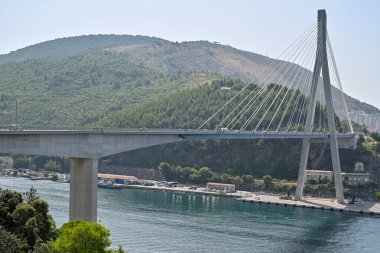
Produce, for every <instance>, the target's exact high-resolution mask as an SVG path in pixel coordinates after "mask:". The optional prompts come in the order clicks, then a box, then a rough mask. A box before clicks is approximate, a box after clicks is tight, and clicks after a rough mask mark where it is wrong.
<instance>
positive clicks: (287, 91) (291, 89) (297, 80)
mask: <svg viewBox="0 0 380 253" xmlns="http://www.w3.org/2000/svg"><path fill="white" fill-rule="evenodd" d="M316 35H317V34H315V35H314V37H313V38H312V41H313V40H314V39H315V36H316ZM311 45H312V43H310V44H309V45H308V48H307V49H306V50H307V55H306V57H305V58H304V59H303V62H302V63H301V64H300V66H299V67H298V70H297V73H296V75H294V77H293V80H292V82H291V85H290V86H288V89H287V90H286V93H285V95H284V96H283V98H282V100H281V102H280V104H279V106H278V107H277V110H276V112H275V113H274V115H273V117H272V119H271V121H270V122H269V124H268V126H267V128H266V131H268V130H269V128H270V126H271V124H272V122H273V120H274V119H275V117H276V116H277V113H278V112H279V110H280V109H281V108H282V104H283V102H284V101H285V98H287V96H288V94H289V91H292V92H291V94H292V96H291V98H290V99H289V101H288V102H290V101H291V99H292V98H293V95H294V93H295V89H296V87H297V85H298V84H299V81H300V79H297V77H298V76H299V75H301V76H303V74H304V72H305V71H306V70H305V69H304V68H303V66H304V65H305V63H307V62H308V61H309V58H310V56H311V55H312V53H313V51H312V50H309V49H310V46H311ZM300 70H302V71H301V73H300ZM301 80H302V79H301ZM286 112H287V111H286ZM286 112H284V115H285V114H286ZM278 128H280V125H278V126H277V128H276V129H278Z"/></svg>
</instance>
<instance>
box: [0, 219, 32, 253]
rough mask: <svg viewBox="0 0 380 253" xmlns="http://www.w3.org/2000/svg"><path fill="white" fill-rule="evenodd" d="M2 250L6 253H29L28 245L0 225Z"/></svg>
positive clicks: (0, 247) (0, 245)
mask: <svg viewBox="0 0 380 253" xmlns="http://www.w3.org/2000/svg"><path fill="white" fill-rule="evenodd" d="M0 249H1V250H2V252H4V253H18V252H27V251H28V245H27V244H26V243H25V242H24V241H23V240H21V239H20V238H19V237H17V236H16V235H14V234H12V233H10V232H8V231H6V230H5V229H4V228H3V227H2V226H1V225H0Z"/></svg>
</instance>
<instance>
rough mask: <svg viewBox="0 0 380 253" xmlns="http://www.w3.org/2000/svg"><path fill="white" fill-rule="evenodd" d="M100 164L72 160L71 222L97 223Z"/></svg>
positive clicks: (86, 159) (96, 160) (95, 161)
mask: <svg viewBox="0 0 380 253" xmlns="http://www.w3.org/2000/svg"><path fill="white" fill-rule="evenodd" d="M98 162H99V161H98V159H89V158H70V207H69V209H70V215H69V220H70V221H72V220H82V221H94V222H96V221H97V176H98Z"/></svg>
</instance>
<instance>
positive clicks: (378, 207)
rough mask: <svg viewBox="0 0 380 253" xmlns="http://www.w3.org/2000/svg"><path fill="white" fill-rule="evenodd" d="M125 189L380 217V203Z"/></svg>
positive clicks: (157, 187) (258, 194) (270, 195)
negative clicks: (348, 202)
mask: <svg viewBox="0 0 380 253" xmlns="http://www.w3.org/2000/svg"><path fill="white" fill-rule="evenodd" d="M125 188H132V189H146V190H155V191H169V192H176V193H185V194H201V195H211V196H219V197H229V198H233V199H234V200H236V201H242V202H247V203H253V204H266V205H276V206H279V205H281V206H289V207H294V208H295V207H298V208H310V209H319V210H327V211H336V212H346V213H356V214H367V215H376V216H378V215H379V216H380V203H378V202H369V201H363V202H362V205H352V204H339V203H337V202H336V200H335V199H329V198H316V197H305V198H304V199H303V200H285V199H280V196H281V195H274V194H267V193H264V192H246V191H236V192H234V193H225V194H220V193H217V192H208V191H202V189H205V188H197V189H196V190H190V189H188V188H187V187H161V186H144V185H126V186H125Z"/></svg>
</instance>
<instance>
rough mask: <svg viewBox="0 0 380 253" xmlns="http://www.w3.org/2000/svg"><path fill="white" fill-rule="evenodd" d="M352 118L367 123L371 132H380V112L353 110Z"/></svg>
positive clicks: (363, 123)
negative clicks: (367, 112)
mask: <svg viewBox="0 0 380 253" xmlns="http://www.w3.org/2000/svg"><path fill="white" fill-rule="evenodd" d="M349 115H350V119H351V120H352V121H353V122H356V123H358V124H361V125H366V126H367V128H368V130H369V131H371V132H380V114H379V113H377V114H366V113H365V112H364V111H352V112H350V113H349Z"/></svg>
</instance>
